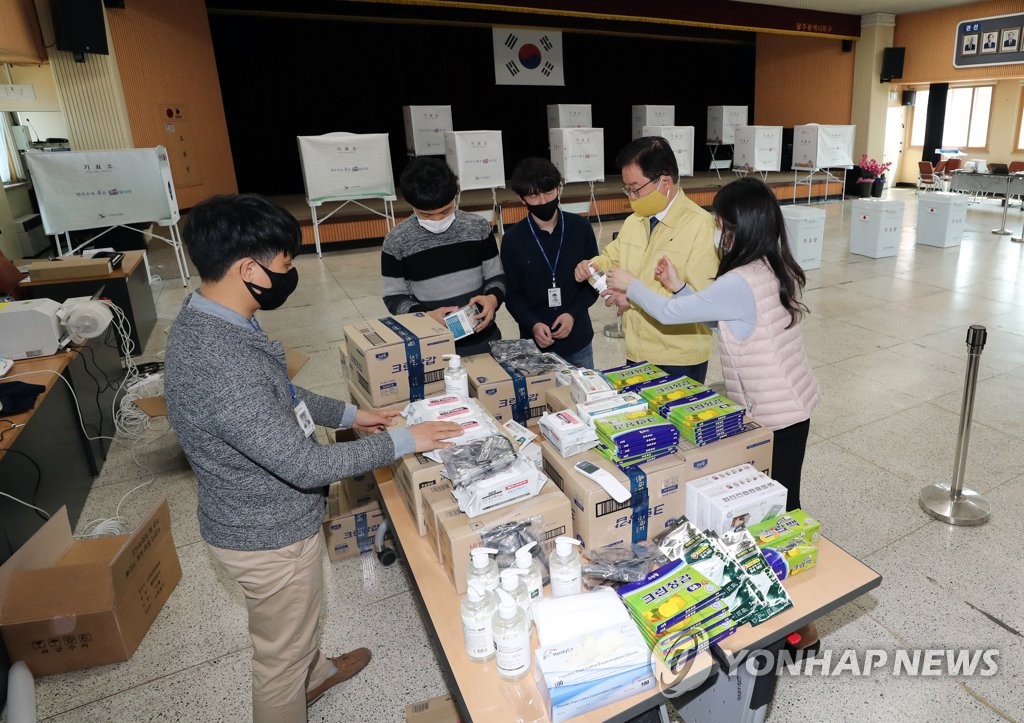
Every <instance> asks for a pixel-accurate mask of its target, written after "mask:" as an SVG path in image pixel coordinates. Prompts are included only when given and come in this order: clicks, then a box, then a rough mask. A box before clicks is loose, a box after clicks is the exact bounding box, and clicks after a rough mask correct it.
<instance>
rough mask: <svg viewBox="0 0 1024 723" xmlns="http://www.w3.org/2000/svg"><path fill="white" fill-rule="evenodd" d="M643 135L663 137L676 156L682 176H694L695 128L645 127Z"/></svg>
mask: <svg viewBox="0 0 1024 723" xmlns="http://www.w3.org/2000/svg"><path fill="white" fill-rule="evenodd" d="M643 135H645V136H661V137H662V138H664V139H665V140H666V141H668V144H669V146H671V147H672V152H673V153H675V154H676V165H678V166H679V175H680V176H692V175H693V136H694V130H693V126H644V127H643Z"/></svg>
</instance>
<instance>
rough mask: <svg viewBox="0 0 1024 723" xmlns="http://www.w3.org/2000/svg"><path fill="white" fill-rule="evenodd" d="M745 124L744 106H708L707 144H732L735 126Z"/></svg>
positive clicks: (745, 111)
mask: <svg viewBox="0 0 1024 723" xmlns="http://www.w3.org/2000/svg"><path fill="white" fill-rule="evenodd" d="M746 124H747V106H745V105H709V106H708V133H707V136H708V143H734V142H735V133H736V126H745V125H746Z"/></svg>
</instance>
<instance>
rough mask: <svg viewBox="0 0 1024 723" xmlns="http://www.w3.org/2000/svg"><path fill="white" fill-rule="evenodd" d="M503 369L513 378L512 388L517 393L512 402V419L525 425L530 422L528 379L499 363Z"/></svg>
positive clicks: (506, 365)
mask: <svg viewBox="0 0 1024 723" xmlns="http://www.w3.org/2000/svg"><path fill="white" fill-rule="evenodd" d="M498 363H499V364H500V365H501V368H502V369H504V370H505V372H506V373H507V374H508V375H509V376H510V377H511V378H512V388H513V389H514V390H515V392H516V396H515V399H514V400H513V401H512V419H514V420H516V421H517V422H519V424H523V425H525V424H526V423H527V422H529V421H530V394H529V392H527V390H526V377H525V376H524V375H523V373H522V372H520V371H517V370H516V369H515V368H514V367H512V366H511V365H509V364H507V363H505V362H498Z"/></svg>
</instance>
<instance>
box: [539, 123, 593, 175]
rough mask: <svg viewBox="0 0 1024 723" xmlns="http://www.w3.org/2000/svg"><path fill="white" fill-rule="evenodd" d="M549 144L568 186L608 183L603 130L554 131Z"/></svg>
mask: <svg viewBox="0 0 1024 723" xmlns="http://www.w3.org/2000/svg"><path fill="white" fill-rule="evenodd" d="M548 142H549V144H550V145H551V162H552V163H554V164H555V166H556V167H557V168H558V170H559V171H561V173H562V177H563V178H564V179H565V181H566V183H573V182H576V181H603V180H604V129H603V128H552V129H551V130H549V131H548Z"/></svg>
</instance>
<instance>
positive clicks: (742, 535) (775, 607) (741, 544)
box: [718, 529, 793, 625]
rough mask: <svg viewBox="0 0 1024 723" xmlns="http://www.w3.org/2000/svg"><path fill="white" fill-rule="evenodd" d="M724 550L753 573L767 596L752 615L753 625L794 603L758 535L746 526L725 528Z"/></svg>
mask: <svg viewBox="0 0 1024 723" xmlns="http://www.w3.org/2000/svg"><path fill="white" fill-rule="evenodd" d="M718 540H719V543H720V545H721V548H722V550H723V551H724V552H725V553H726V554H728V555H730V556H731V557H732V558H733V559H734V560H736V562H738V563H739V565H740V567H742V568H743V571H744V572H746V573H747V575H749V576H750V578H751V580H753V582H754V584H755V585H757V589H758V591H759V592H760V594H761V597H762V598H763V600H764V603H763V605H762V607H760V608H759V609H758V610H756V611H754V614H753V615H751V616H750V618H748V622H749V623H750V624H751V625H759V624H761V623H763V622H764V621H765V620H769V619H771V618H773V617H775V616H776V615H778V614H779V613H781V612H782V611H784V610H788V609H789V608H791V607H793V600H792V599H791V598H790V597H789V593H788V592H786V588H784V587H783V586H782V583H781V582H779V578H778V576H776V574H775V573H774V572H773V571H772V567H771V565H769V564H768V562H767V560H765V559H764V556H763V555H762V554H761V551H760V550H759V549H758V547H757V544H756V543H755V542H754V538H753V537H751V535H750V533H749V532H747V530H745V529H739V530H732V531H729V532H725V533H723V534H721V535H720V536H719V537H718Z"/></svg>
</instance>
